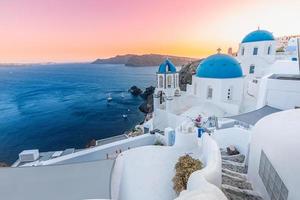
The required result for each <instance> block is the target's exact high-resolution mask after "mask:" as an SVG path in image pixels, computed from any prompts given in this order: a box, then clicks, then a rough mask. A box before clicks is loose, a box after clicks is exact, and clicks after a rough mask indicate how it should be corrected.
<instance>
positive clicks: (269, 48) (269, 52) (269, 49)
mask: <svg viewBox="0 0 300 200" xmlns="http://www.w3.org/2000/svg"><path fill="white" fill-rule="evenodd" d="M270 54H271V46H269V47H268V55H270Z"/></svg>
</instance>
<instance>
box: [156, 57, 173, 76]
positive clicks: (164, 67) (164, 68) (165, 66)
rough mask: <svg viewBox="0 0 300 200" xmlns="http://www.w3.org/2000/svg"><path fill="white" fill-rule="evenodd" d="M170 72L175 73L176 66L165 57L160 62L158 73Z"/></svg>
mask: <svg viewBox="0 0 300 200" xmlns="http://www.w3.org/2000/svg"><path fill="white" fill-rule="evenodd" d="M170 72H171V73H176V67H175V65H174V64H173V63H172V62H171V61H170V60H169V59H166V60H165V61H164V62H163V63H161V64H160V66H159V69H158V73H161V74H164V73H170Z"/></svg>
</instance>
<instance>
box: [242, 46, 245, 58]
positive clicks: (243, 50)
mask: <svg viewBox="0 0 300 200" xmlns="http://www.w3.org/2000/svg"><path fill="white" fill-rule="evenodd" d="M241 53H242V56H243V55H244V54H245V48H244V47H243V48H242V52H241Z"/></svg>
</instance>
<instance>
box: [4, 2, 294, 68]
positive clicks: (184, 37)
mask: <svg viewBox="0 0 300 200" xmlns="http://www.w3.org/2000/svg"><path fill="white" fill-rule="evenodd" d="M299 19H300V0H285V1H283V0H282V1H281V0H249V1H248V0H228V1H221V0H207V1H202V0H181V1H178V0H165V1H163V0H127V1H125V0H1V1H0V63H1V62H40V61H42V62H44V61H89V60H94V59H95V58H99V57H109V56H113V55H116V54H126V53H136V54H144V53H161V54H172V55H181V56H191V57H203V56H207V55H209V54H212V53H215V52H216V49H217V48H218V47H221V48H222V49H223V52H224V51H227V50H226V49H227V48H228V47H230V46H231V47H233V48H234V49H236V48H237V45H238V43H239V42H240V41H241V40H242V38H243V37H244V36H245V35H246V34H247V33H248V32H250V31H253V30H255V29H257V27H258V26H260V28H261V29H266V30H269V31H271V32H273V33H274V35H275V36H282V35H290V34H300V25H299V22H298V21H299Z"/></svg>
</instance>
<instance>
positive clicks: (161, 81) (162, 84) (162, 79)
mask: <svg viewBox="0 0 300 200" xmlns="http://www.w3.org/2000/svg"><path fill="white" fill-rule="evenodd" d="M158 82H159V83H158V84H159V88H162V87H164V78H163V76H159V81H158Z"/></svg>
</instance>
